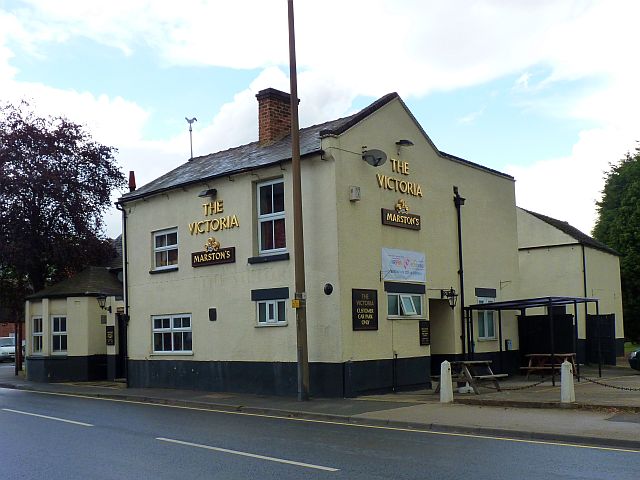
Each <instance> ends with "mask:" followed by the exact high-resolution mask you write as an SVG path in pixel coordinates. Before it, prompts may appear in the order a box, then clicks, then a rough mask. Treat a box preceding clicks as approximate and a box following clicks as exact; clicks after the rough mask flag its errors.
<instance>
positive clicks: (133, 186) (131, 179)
mask: <svg viewBox="0 0 640 480" xmlns="http://www.w3.org/2000/svg"><path fill="white" fill-rule="evenodd" d="M135 189H136V174H135V172H134V171H133V170H130V171H129V191H130V192H133V191H134V190H135Z"/></svg>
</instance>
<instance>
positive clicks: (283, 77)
mask: <svg viewBox="0 0 640 480" xmlns="http://www.w3.org/2000/svg"><path fill="white" fill-rule="evenodd" d="M7 3H8V4H10V5H11V7H9V6H4V5H5V4H3V7H0V8H1V9H0V89H1V90H2V92H3V98H4V99H11V98H18V97H24V96H27V97H30V98H33V99H34V100H35V102H36V103H38V105H39V107H41V109H42V110H43V111H45V112H47V113H48V112H51V113H59V112H61V111H63V112H65V114H66V115H67V116H69V117H71V118H72V119H73V120H75V121H80V122H83V123H86V124H87V125H88V126H89V128H90V129H91V131H92V133H93V134H94V136H95V137H96V139H98V140H99V141H102V142H103V143H107V144H113V145H117V146H118V147H119V148H120V155H119V159H120V162H121V164H122V165H123V168H124V170H125V171H128V170H136V172H137V175H138V184H139V185H142V184H143V183H146V182H148V181H149V180H151V179H153V178H155V177H157V176H158V175H160V174H162V173H164V172H166V171H168V170H170V169H171V168H173V167H175V166H177V165H178V164H180V163H182V161H184V160H185V159H186V158H187V157H188V145H189V139H188V132H187V131H186V129H184V130H183V131H181V132H180V133H179V134H177V135H176V136H174V137H172V138H167V139H165V140H163V141H154V142H151V141H148V140H146V139H145V138H144V135H143V133H142V132H143V129H144V127H145V126H146V125H147V124H148V122H149V119H150V112H148V111H146V110H145V109H144V108H142V107H141V106H140V105H138V104H137V103H136V102H135V99H132V98H121V97H107V96H104V95H101V92H75V91H71V90H60V89H53V88H51V87H49V86H47V85H46V84H45V83H35V82H31V83H23V82H19V81H17V80H16V76H17V73H18V72H17V71H16V69H15V68H14V67H12V65H11V63H10V62H11V59H12V58H13V55H14V52H13V51H12V50H11V48H12V46H14V45H16V46H17V45H19V46H20V48H21V49H22V50H23V51H26V52H27V53H29V54H31V55H34V56H35V57H34V58H37V55H39V54H41V53H40V49H41V48H42V47H44V46H46V45H47V44H49V43H51V42H57V43H61V44H64V43H65V42H67V41H69V40H71V39H88V40H91V41H95V42H98V43H100V44H103V45H107V46H110V47H113V48H117V49H119V50H120V51H122V52H123V53H124V54H126V55H128V54H131V53H132V52H135V51H136V50H138V49H141V48H142V47H145V48H147V49H149V48H150V49H151V50H152V51H153V52H154V53H155V55H157V57H158V58H160V59H162V61H163V62H165V64H166V65H192V66H193V65H195V66H208V65H215V66H222V67H229V68H242V69H249V68H250V69H257V70H258V71H259V73H258V74H257V76H256V78H255V79H254V81H253V82H252V83H251V84H250V85H249V86H246V85H239V86H238V91H237V93H236V94H235V96H234V97H233V99H232V100H231V101H230V102H228V103H227V104H225V105H223V106H222V108H221V109H220V110H219V112H217V113H216V114H215V115H214V116H212V117H211V118H208V119H206V118H199V119H198V120H199V121H198V123H197V124H196V125H195V126H194V139H193V140H194V154H196V155H198V154H204V153H208V152H211V151H217V150H220V149H223V148H227V147H230V146H234V145H238V144H241V143H246V142H249V141H252V140H254V139H255V138H256V137H257V126H256V118H255V115H256V102H255V97H254V95H255V93H257V91H258V90H260V89H262V88H266V87H275V88H280V89H283V90H288V80H287V78H288V71H287V70H286V65H287V62H288V50H287V46H288V44H287V23H286V5H285V2H282V1H279V2H273V1H271V2H265V1H258V0H253V1H249V0H244V1H240V2H219V1H218V2H205V1H196V0H194V1H190V2H183V3H181V4H179V5H178V4H176V2H174V1H169V0H126V1H125V0H114V1H112V2H86V0H65V1H58V2H44V1H40V0H27V1H23V2H19V1H16V2H7ZM295 6H296V35H297V38H296V42H297V53H298V55H297V59H298V71H299V79H300V82H299V84H300V86H301V90H300V94H299V96H300V98H301V99H302V102H303V105H304V108H303V109H301V115H302V118H301V124H302V125H309V124H312V123H317V122H320V121H324V120H326V119H329V118H335V117H337V116H341V115H345V114H347V113H348V112H349V110H350V109H351V108H352V107H351V105H352V102H353V100H354V98H356V97H357V96H358V95H368V96H374V97H375V96H380V95H382V94H384V93H387V92H390V91H398V92H399V93H400V94H401V95H402V96H403V97H404V98H405V100H407V99H409V100H410V99H411V98H417V97H421V96H424V95H427V94H429V93H431V92H434V91H438V90H441V91H443V90H455V89H460V88H463V87H466V86H471V85H479V84H482V83H484V82H488V81H491V80H494V79H497V78H501V77H504V76H506V75H516V76H518V77H519V78H518V80H517V81H516V87H518V88H519V94H522V95H524V99H523V105H527V106H528V108H537V109H538V111H543V112H544V114H546V115H553V116H555V117H556V118H570V119H579V120H587V121H589V122H590V123H591V125H592V127H591V128H590V129H589V130H585V131H584V132H582V134H581V135H580V138H579V141H578V142H577V143H576V145H575V146H574V148H573V151H572V154H571V155H570V156H568V157H566V158H555V159H541V160H540V161H539V162H537V163H535V164H533V165H531V166H530V167H522V166H519V167H513V168H510V169H509V171H510V172H511V173H513V174H514V175H516V177H517V179H518V183H517V188H518V199H519V202H520V204H521V205H522V206H525V207H528V208H531V209H533V210H543V212H542V213H548V214H549V215H551V216H560V217H562V214H563V211H562V210H559V208H560V207H558V205H562V204H566V205H570V207H567V210H566V213H567V215H565V216H566V217H567V218H566V219H567V220H569V221H571V218H576V223H577V224H576V226H578V227H579V228H582V229H583V230H585V231H589V230H590V228H591V225H592V223H593V212H594V208H593V203H594V200H595V198H596V197H597V196H598V192H599V190H600V189H601V188H602V180H601V179H602V172H603V171H604V170H605V169H606V168H607V164H608V162H610V161H615V160H617V159H618V158H620V157H621V156H622V154H623V153H624V152H625V151H626V150H628V149H632V148H633V147H634V143H633V142H634V140H636V139H637V132H638V131H640V124H639V123H638V120H637V119H636V117H637V111H638V109H639V108H640V96H639V95H637V93H636V90H637V85H638V84H640V67H639V66H638V62H635V61H634V59H635V58H636V56H637V54H636V51H635V50H636V44H637V41H636V39H635V35H636V34H635V32H636V25H635V23H636V22H637V18H639V17H640V4H639V3H638V2H636V1H634V0H615V1H593V2H557V1H555V0H544V1H542V0H541V1H536V2H513V1H512V2H503V1H499V0H483V1H476V2H462V1H450V2H441V1H438V0H432V1H425V0H370V1H368V2H367V8H363V7H362V5H361V4H360V2H344V1H343V0H325V1H323V2H309V1H302V0H298V1H296V2H295ZM278 66H280V68H278ZM283 66H284V70H283ZM532 71H545V72H548V76H547V77H546V78H544V79H543V80H542V81H541V82H537V83H536V85H535V88H532V85H531V72H532ZM582 79H591V80H593V79H598V81H599V83H598V84H593V85H594V86H593V87H592V88H591V89H590V90H589V91H586V92H576V93H575V94H573V95H566V96H564V97H563V98H557V97H553V96H552V95H553V93H549V94H547V93H546V92H547V91H549V92H553V89H552V88H551V87H553V85H554V84H556V83H559V82H565V81H567V80H582ZM528 93H531V94H532V95H535V96H533V97H529V98H527V97H526V95H527V94H528ZM545 95H546V96H545ZM527 102H529V103H527ZM480 114H482V111H478V112H472V113H471V114H469V115H467V116H466V117H464V118H462V119H460V121H461V122H463V123H464V122H465V121H467V122H470V121H481V119H479V115H480ZM541 141H543V140H541ZM563 177H565V178H563ZM541 191H544V193H545V194H544V195H540V194H539V192H541ZM554 192H555V193H554ZM568 192H570V194H569V195H567V193H568ZM547 209H548V210H547ZM544 210H546V211H544ZM577 212H583V213H577ZM578 216H583V217H584V218H578ZM570 217H571V218H570ZM118 228H119V227H118Z"/></svg>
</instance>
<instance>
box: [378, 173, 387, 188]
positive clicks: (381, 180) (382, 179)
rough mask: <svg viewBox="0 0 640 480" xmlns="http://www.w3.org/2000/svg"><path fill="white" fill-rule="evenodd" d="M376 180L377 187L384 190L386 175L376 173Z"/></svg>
mask: <svg viewBox="0 0 640 480" xmlns="http://www.w3.org/2000/svg"><path fill="white" fill-rule="evenodd" d="M376 178H377V179H378V187H380V188H384V185H385V180H386V178H387V177H386V175H382V174H380V173H376Z"/></svg>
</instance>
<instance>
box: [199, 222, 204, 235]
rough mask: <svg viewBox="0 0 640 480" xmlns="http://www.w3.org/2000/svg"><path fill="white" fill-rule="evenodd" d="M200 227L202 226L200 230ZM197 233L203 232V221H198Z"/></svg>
mask: <svg viewBox="0 0 640 480" xmlns="http://www.w3.org/2000/svg"><path fill="white" fill-rule="evenodd" d="M200 228H202V230H200ZM198 233H204V222H203V221H200V222H198Z"/></svg>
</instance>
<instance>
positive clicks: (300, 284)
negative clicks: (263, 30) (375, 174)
mask: <svg viewBox="0 0 640 480" xmlns="http://www.w3.org/2000/svg"><path fill="white" fill-rule="evenodd" d="M288 3H289V82H290V84H291V163H292V177H293V178H292V182H293V261H294V268H295V288H296V291H295V296H294V299H293V307H294V308H295V309H296V340H297V342H296V344H297V351H298V400H301V401H302V400H308V399H309V351H308V348H307V308H306V293H305V281H304V235H303V230H302V182H301V176H300V129H299V126H298V78H297V74H296V41H295V31H294V23H293V0H288Z"/></svg>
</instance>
